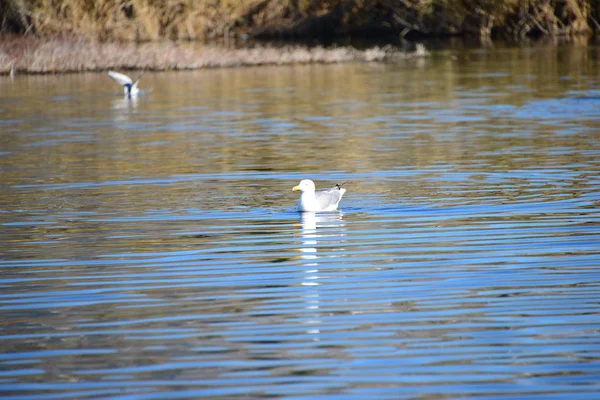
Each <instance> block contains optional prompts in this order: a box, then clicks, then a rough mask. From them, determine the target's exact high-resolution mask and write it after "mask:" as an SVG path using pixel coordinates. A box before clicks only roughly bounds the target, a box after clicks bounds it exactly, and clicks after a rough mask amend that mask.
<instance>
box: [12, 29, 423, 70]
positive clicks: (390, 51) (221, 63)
mask: <svg viewBox="0 0 600 400" xmlns="http://www.w3.org/2000/svg"><path fill="white" fill-rule="evenodd" d="M426 55H427V52H426V51H425V50H424V48H423V47H422V46H418V47H417V49H416V51H414V52H411V53H405V52H400V51H398V50H396V49H394V48H392V47H389V46H388V47H373V48H370V49H366V50H357V49H355V48H352V47H335V48H324V47H321V46H316V47H307V46H298V45H290V46H283V47H277V48H274V47H269V46H255V47H247V48H242V49H234V48H227V47H223V46H202V45H197V44H194V43H176V42H172V41H164V42H149V43H144V44H136V43H128V42H99V41H93V40H87V39H65V38H63V39H43V38H35V37H30V38H23V37H12V38H4V39H3V40H0V74H7V73H12V72H27V73H56V72H75V71H104V70H108V69H144V70H155V71H156V70H159V71H162V70H183V69H200V68H213V67H233V66H254V65H278V64H307V63H328V64H330V63H339V62H368V61H385V60H391V59H398V58H403V59H404V58H414V57H424V56H426Z"/></svg>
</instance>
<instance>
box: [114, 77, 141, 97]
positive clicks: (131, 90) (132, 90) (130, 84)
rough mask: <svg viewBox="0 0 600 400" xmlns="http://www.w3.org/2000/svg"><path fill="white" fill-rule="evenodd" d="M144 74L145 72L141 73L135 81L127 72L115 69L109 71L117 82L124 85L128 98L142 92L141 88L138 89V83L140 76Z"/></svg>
mask: <svg viewBox="0 0 600 400" xmlns="http://www.w3.org/2000/svg"><path fill="white" fill-rule="evenodd" d="M142 75H144V73H143V72H142V73H141V74H140V75H138V77H137V78H136V79H135V81H134V80H132V79H131V78H130V77H128V76H127V75H125V74H121V73H119V72H115V71H108V76H110V77H111V78H113V79H114V80H115V82H117V83H118V84H119V85H122V86H123V90H124V92H125V97H126V98H128V99H131V98H132V97H135V96H137V95H138V93H139V92H140V90H139V89H138V84H139V83H140V78H141V77H142Z"/></svg>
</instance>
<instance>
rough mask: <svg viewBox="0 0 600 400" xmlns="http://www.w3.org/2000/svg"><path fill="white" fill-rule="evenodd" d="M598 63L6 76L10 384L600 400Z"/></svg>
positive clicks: (514, 53)
mask: <svg viewBox="0 0 600 400" xmlns="http://www.w3.org/2000/svg"><path fill="white" fill-rule="evenodd" d="M598 60H599V48H598V47H597V46H589V47H579V46H570V47H560V46H540V47H534V48H523V49H509V48H501V47H500V48H498V49H489V50H488V49H474V50H469V49H461V50H439V51H434V52H433V54H432V57H431V58H430V59H427V60H418V61H407V62H402V63H400V64H398V63H388V64H345V65H296V66H277V67H261V68H239V69H236V68H232V69H221V70H206V71H197V72H168V73H150V72H148V73H146V74H145V75H144V78H143V80H142V82H141V85H140V87H141V89H146V91H147V92H146V93H145V95H143V96H141V97H140V98H138V99H134V100H126V99H123V98H121V97H120V95H121V90H120V88H118V87H117V86H115V85H114V84H113V83H112V81H110V79H109V78H108V77H107V76H106V75H104V74H76V75H62V76H17V77H16V78H15V80H14V81H10V80H9V78H7V77H5V78H2V77H0V91H1V92H2V97H1V98H0V130H1V131H2V133H0V138H1V144H2V147H1V148H0V176H1V180H0V224H1V227H2V229H1V233H0V239H1V241H0V272H1V276H0V315H1V318H0V321H1V322H0V343H1V347H2V352H1V354H0V394H2V398H5V399H10V398H31V399H55V398H61V399H62V398H113V397H114V398H117V397H118V398H132V399H133V398H135V399H153V398H156V399H162V398H201V397H207V398H234V397H239V396H247V397H248V398H261V397H289V398H311V399H314V398H331V399H350V398H390V399H392V398H393V399H397V398H415V397H423V398H442V397H454V398H456V397H464V398H469V397H470V398H500V397H501V398H511V397H512V398H526V397H529V398H557V399H558V398H578V399H586V398H589V399H593V398H597V395H598V392H599V390H600V383H599V382H600V336H599V334H598V332H599V331H600V312H599V303H600V270H599V268H600V229H599V228H600V213H599V211H598V207H599V205H600V190H599V189H600V178H599V177H600V91H599V90H600V81H599V77H600V67H599V64H598ZM303 178H311V179H313V180H315V182H316V184H317V187H318V188H329V187H332V186H333V185H334V184H335V183H341V182H344V181H346V180H350V182H349V183H347V184H346V186H345V187H346V188H347V190H348V191H347V193H346V194H345V196H344V198H343V200H342V202H341V203H340V210H339V211H337V212H331V213H317V214H314V213H305V214H298V213H297V212H296V211H295V206H296V203H297V198H298V197H297V192H292V191H291V189H292V187H293V186H294V185H297V184H298V182H299V181H300V179H303Z"/></svg>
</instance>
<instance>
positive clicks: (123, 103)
mask: <svg viewBox="0 0 600 400" xmlns="http://www.w3.org/2000/svg"><path fill="white" fill-rule="evenodd" d="M137 105H138V98H137V97H132V98H131V99H128V98H124V99H123V98H118V99H114V101H113V102H112V103H111V108H112V109H113V110H114V111H115V113H116V114H117V115H119V116H120V117H124V116H126V115H131V112H132V111H133V110H135V109H136V108H137Z"/></svg>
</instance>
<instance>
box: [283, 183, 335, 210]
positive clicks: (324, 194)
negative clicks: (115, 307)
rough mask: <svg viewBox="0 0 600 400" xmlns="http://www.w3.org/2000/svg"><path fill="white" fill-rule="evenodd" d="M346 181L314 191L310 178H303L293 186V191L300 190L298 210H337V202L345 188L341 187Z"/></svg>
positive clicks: (313, 184)
mask: <svg viewBox="0 0 600 400" xmlns="http://www.w3.org/2000/svg"><path fill="white" fill-rule="evenodd" d="M345 183H346V182H344V183H342V184H341V185H340V184H337V185H335V186H334V187H333V188H331V189H329V190H323V191H319V192H315V183H314V182H313V181H311V180H310V179H303V180H301V181H300V183H299V184H298V186H294V188H293V189H292V190H293V191H296V190H300V191H301V192H302V194H301V195H300V200H299V201H298V211H300V212H303V211H313V212H314V211H334V210H337V206H338V203H339V202H340V200H341V199H342V196H343V195H344V193H346V189H344V188H342V185H344V184H345Z"/></svg>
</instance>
